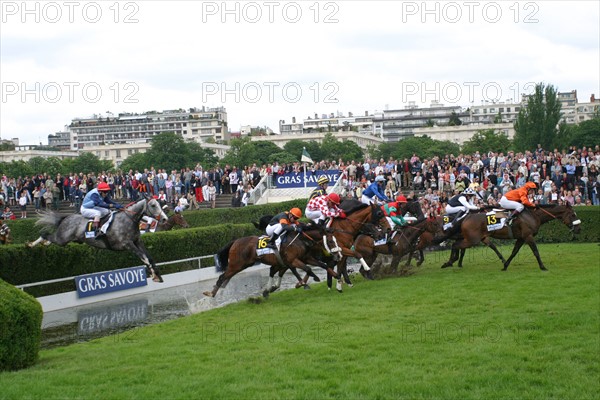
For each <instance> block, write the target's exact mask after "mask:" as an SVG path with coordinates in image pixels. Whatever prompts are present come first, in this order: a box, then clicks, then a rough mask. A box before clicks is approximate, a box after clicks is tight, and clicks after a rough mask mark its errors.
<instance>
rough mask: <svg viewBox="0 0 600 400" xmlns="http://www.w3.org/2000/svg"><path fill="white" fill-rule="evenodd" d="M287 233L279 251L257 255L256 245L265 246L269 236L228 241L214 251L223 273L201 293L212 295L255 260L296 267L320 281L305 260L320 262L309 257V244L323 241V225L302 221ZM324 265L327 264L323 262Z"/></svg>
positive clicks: (219, 268) (312, 244)
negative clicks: (296, 228)
mask: <svg viewBox="0 0 600 400" xmlns="http://www.w3.org/2000/svg"><path fill="white" fill-rule="evenodd" d="M286 236H287V237H286V240H285V241H284V242H283V243H282V244H281V249H280V251H279V254H277V253H275V254H273V253H271V252H269V253H267V254H263V255H259V251H258V250H257V249H258V248H261V249H266V248H267V242H268V240H269V238H268V237H259V236H246V237H243V238H239V239H235V240H232V241H231V242H229V243H228V244H227V245H226V246H225V247H223V248H222V249H221V250H219V252H218V253H217V254H216V255H215V263H216V269H217V271H223V273H222V274H221V275H220V276H219V278H218V279H217V283H216V284H215V286H214V287H213V290H212V291H210V292H209V291H206V292H204V295H205V296H209V297H214V296H215V295H216V294H217V292H218V290H219V289H220V288H224V287H226V286H227V283H229V280H230V279H231V278H232V277H233V276H235V275H236V274H238V273H239V272H241V271H243V270H245V269H246V268H248V267H250V266H252V265H254V264H255V263H257V262H262V263H264V264H267V265H271V266H277V268H287V267H292V268H298V269H301V270H303V271H305V272H306V273H307V274H308V275H309V276H311V277H312V278H313V279H314V280H315V281H317V282H319V281H320V279H319V277H318V276H317V275H315V273H314V272H313V271H312V269H311V268H310V267H309V266H308V264H312V263H315V265H320V263H319V261H317V260H313V259H312V257H311V256H310V254H309V252H310V249H311V248H312V247H314V246H321V245H322V238H323V232H322V229H321V228H320V227H316V226H312V225H302V231H301V232H291V233H287V234H286ZM323 266H324V267H326V266H325V265H324V264H323ZM296 277H297V278H298V279H299V278H300V277H299V275H296Z"/></svg>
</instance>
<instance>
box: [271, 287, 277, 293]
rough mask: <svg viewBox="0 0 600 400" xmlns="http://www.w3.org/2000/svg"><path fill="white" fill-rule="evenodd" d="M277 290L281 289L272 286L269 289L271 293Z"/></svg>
mask: <svg viewBox="0 0 600 400" xmlns="http://www.w3.org/2000/svg"><path fill="white" fill-rule="evenodd" d="M277 289H279V288H278V287H277V286H271V288H270V289H269V293H273V292H274V291H276V290H277Z"/></svg>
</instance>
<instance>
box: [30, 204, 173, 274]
mask: <svg viewBox="0 0 600 400" xmlns="http://www.w3.org/2000/svg"><path fill="white" fill-rule="evenodd" d="M144 215H149V216H151V217H153V218H156V219H165V220H166V219H167V216H166V214H165V213H164V211H163V210H162V209H161V207H160V204H159V203H158V201H156V200H155V199H146V198H143V199H141V200H139V201H137V202H136V203H133V204H132V205H130V206H128V207H125V208H123V209H121V210H119V211H117V212H115V213H114V215H113V221H112V224H111V226H110V228H109V229H108V231H107V233H106V236H104V237H102V238H101V239H98V240H96V239H95V238H93V237H92V238H86V237H85V232H86V225H87V224H88V219H87V218H85V217H83V216H82V215H81V214H71V215H69V216H66V217H65V216H62V215H59V214H57V213H54V212H51V211H50V212H44V213H42V217H41V218H40V219H39V220H38V221H37V222H36V223H35V224H36V225H37V226H42V229H41V236H40V237H39V238H38V239H37V240H36V241H34V242H31V243H27V245H28V246H29V247H34V246H36V245H37V244H39V243H44V244H46V245H49V244H50V243H54V244H57V245H59V246H65V245H66V244H67V243H70V242H77V243H86V244H88V245H90V246H92V247H98V248H100V249H108V250H117V251H122V250H129V251H131V252H133V253H135V255H137V256H138V257H139V258H140V260H142V262H143V263H144V264H145V265H146V268H147V271H148V275H152V279H153V280H154V281H155V282H162V281H163V279H162V277H161V275H160V271H159V269H158V267H157V266H156V265H155V264H154V261H153V260H152V258H151V257H150V255H149V254H148V250H146V247H145V246H144V243H143V242H142V241H141V240H140V231H139V223H140V219H141V218H142V217H143V216H144Z"/></svg>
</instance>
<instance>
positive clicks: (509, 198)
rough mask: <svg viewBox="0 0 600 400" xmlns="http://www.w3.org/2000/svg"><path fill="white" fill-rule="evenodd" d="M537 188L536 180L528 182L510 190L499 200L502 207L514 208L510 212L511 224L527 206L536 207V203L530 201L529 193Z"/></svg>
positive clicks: (509, 221) (509, 219)
mask: <svg viewBox="0 0 600 400" xmlns="http://www.w3.org/2000/svg"><path fill="white" fill-rule="evenodd" d="M536 189H537V185H536V184H535V182H527V183H525V185H524V186H522V187H520V188H518V189H514V190H511V191H510V192H508V193H506V194H505V195H504V196H502V198H501V199H500V202H499V204H500V207H502V208H506V209H509V210H514V211H513V212H512V213H510V215H509V217H508V223H509V224H512V221H513V219H514V218H516V217H517V215H518V214H519V213H520V212H521V211H523V209H524V208H525V206H527V207H535V204H533V203H532V202H531V201H529V198H528V197H527V195H528V194H529V191H530V190H534V191H535V190H536Z"/></svg>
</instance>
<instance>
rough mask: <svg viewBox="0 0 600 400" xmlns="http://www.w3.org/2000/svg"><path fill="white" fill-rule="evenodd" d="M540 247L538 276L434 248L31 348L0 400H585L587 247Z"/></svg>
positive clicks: (589, 381)
mask: <svg viewBox="0 0 600 400" xmlns="http://www.w3.org/2000/svg"><path fill="white" fill-rule="evenodd" d="M510 249H511V248H509V247H502V248H501V249H500V250H501V252H502V253H503V254H505V255H506V256H508V254H510ZM540 252H541V255H542V258H543V259H544V262H545V264H546V266H547V267H548V268H549V271H548V272H542V271H540V270H539V269H538V267H537V263H536V262H535V259H534V258H533V256H532V255H531V251H530V250H529V249H528V248H525V247H524V248H523V249H522V251H521V253H522V255H521V256H519V257H518V258H517V259H516V260H515V261H514V262H513V264H512V265H511V266H510V267H509V270H508V271H507V272H501V271H500V269H501V267H502V266H501V264H500V262H499V261H498V260H497V259H496V258H495V255H493V254H490V252H488V251H486V250H484V249H482V248H478V249H475V250H469V251H468V253H467V257H465V263H464V265H465V266H464V268H463V269H458V268H456V267H455V268H452V269H446V270H442V269H440V268H439V267H440V265H441V264H442V262H443V261H445V259H447V257H448V254H449V252H447V251H446V252H443V253H436V254H429V255H428V259H427V261H426V263H425V264H424V265H423V266H422V267H420V268H419V269H417V270H416V272H415V274H413V275H412V276H410V277H405V278H388V279H383V280H378V281H365V280H362V278H356V280H355V281H356V282H355V286H354V287H353V288H350V289H348V288H346V289H345V292H344V293H343V294H339V293H337V292H328V291H327V289H326V287H325V286H324V285H313V290H311V291H286V292H281V293H276V294H274V295H272V297H271V298H270V299H269V300H268V301H266V302H263V303H261V304H251V303H248V302H244V303H240V304H235V305H231V306H228V307H225V308H222V309H217V310H213V311H209V312H205V313H201V314H197V315H193V316H190V317H186V318H181V319H178V320H174V321H169V322H166V323H162V324H158V325H154V326H149V327H145V328H140V329H136V330H134V331H130V332H127V333H124V334H121V335H118V336H113V337H107V338H103V339H100V340H95V341H93V342H88V343H82V344H77V345H72V346H68V347H64V348H57V349H52V350H47V351H42V352H41V357H40V361H39V362H38V364H37V365H36V366H34V367H33V368H30V369H28V370H26V371H20V372H15V373H2V374H0V398H10V399H14V398H40V399H41V398H43V399H52V398H61V399H62V398H69V399H71V398H85V399H120V398H165V399H171V398H201V399H206V398H215V399H250V398H259V399H274V398H307V399H317V398H318V399H321V398H343V399H347V398H410V399H414V398H424V399H467V398H484V399H490V398H503V399H509V398H510V399H515V398H518V399H522V398H525V399H548V398H555V399H573V400H580V399H591V398H594V399H595V398H597V397H598V393H599V392H600V387H599V386H600V384H599V378H600V368H599V361H600V356H599V354H600V339H599V337H600V318H599V315H600V265H599V260H600V247H599V245H598V244H576V245H568V244H553V245H541V246H540ZM234 279H243V278H242V277H235V278H234ZM225 290H227V289H225Z"/></svg>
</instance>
